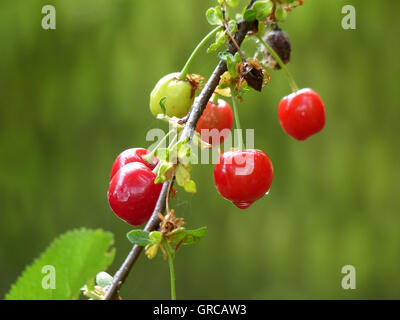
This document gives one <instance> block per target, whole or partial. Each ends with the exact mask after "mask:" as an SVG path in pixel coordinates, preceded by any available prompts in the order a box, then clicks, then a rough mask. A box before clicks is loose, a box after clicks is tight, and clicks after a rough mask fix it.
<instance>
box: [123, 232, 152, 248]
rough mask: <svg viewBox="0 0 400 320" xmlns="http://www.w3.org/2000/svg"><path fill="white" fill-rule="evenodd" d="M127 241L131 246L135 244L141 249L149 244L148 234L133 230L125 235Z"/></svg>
mask: <svg viewBox="0 0 400 320" xmlns="http://www.w3.org/2000/svg"><path fill="white" fill-rule="evenodd" d="M126 236H127V238H128V240H129V241H130V242H132V243H133V244H136V245H138V246H141V247H145V246H147V245H148V244H149V243H151V241H150V238H149V232H148V231H145V230H139V229H135V230H132V231H129V232H128V233H127V234H126Z"/></svg>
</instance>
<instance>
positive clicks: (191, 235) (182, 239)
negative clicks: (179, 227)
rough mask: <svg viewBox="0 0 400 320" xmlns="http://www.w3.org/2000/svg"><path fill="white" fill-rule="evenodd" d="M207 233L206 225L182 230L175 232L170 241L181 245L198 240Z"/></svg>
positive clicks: (190, 243)
mask: <svg viewBox="0 0 400 320" xmlns="http://www.w3.org/2000/svg"><path fill="white" fill-rule="evenodd" d="M206 233H207V227H202V228H199V229H195V230H183V231H181V232H179V233H177V234H176V235H175V236H174V237H173V238H172V239H171V241H172V242H175V243H176V244H178V243H181V245H185V246H188V245H192V244H195V243H197V242H199V241H200V240H201V239H202V238H203V237H204V236H205V235H206Z"/></svg>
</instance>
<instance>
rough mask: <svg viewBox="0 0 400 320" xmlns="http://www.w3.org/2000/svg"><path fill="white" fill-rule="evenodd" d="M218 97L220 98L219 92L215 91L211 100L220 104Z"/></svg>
mask: <svg viewBox="0 0 400 320" xmlns="http://www.w3.org/2000/svg"><path fill="white" fill-rule="evenodd" d="M218 98H219V95H218V93H213V95H212V96H211V99H210V101H211V102H212V103H214V104H218Z"/></svg>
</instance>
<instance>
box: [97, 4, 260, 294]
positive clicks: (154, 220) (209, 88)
mask: <svg viewBox="0 0 400 320" xmlns="http://www.w3.org/2000/svg"><path fill="white" fill-rule="evenodd" d="M254 2H255V0H252V1H251V2H250V4H249V5H248V8H250V7H251V6H252V5H253V3H254ZM255 23H256V22H254V21H253V22H248V21H245V20H241V21H239V22H238V24H237V25H238V31H237V33H236V34H235V37H234V38H235V40H236V43H237V45H238V46H240V44H241V43H242V41H243V40H244V38H245V37H246V35H247V33H248V32H249V31H251V30H253V29H254V27H255ZM227 51H228V52H229V53H231V54H235V53H236V52H237V48H236V46H235V44H234V43H232V42H230V44H229V47H228V50H227ZM225 71H227V66H226V62H224V61H220V62H219V63H218V65H217V66H216V68H215V69H214V72H213V73H212V75H211V77H210V79H209V80H208V81H207V83H206V85H205V87H204V89H203V90H202V91H201V93H200V95H199V97H198V99H196V100H195V102H194V104H193V106H192V108H191V112H190V115H189V118H188V120H187V121H186V124H185V127H184V129H183V131H182V134H181V136H180V141H184V140H185V139H189V140H191V139H192V137H193V134H194V131H195V128H196V124H197V121H198V120H199V118H200V116H201V115H202V113H203V111H204V109H205V107H206V105H207V103H208V101H209V100H210V98H211V96H212V94H213V93H214V90H215V88H216V87H217V86H218V84H219V81H220V78H221V76H222V74H223V73H224V72H225ZM170 184H171V185H172V184H173V179H171V180H170V181H167V182H164V184H163V186H162V189H161V193H160V196H159V197H158V200H157V204H156V206H155V208H154V211H153V214H152V216H151V218H150V220H149V221H148V222H147V224H146V226H145V228H144V230H145V231H149V232H151V231H154V230H156V229H157V228H158V226H159V224H160V219H159V218H158V213H159V212H164V211H165V206H166V199H167V197H168V192H169V190H170ZM142 250H143V247H141V246H137V245H134V246H133V248H132V250H131V251H130V252H129V254H128V256H127V257H126V259H125V261H124V262H123V264H122V265H121V267H120V268H119V270H118V271H117V272H116V273H115V275H114V278H113V281H112V283H111V285H110V287H109V288H108V290H107V293H106V295H105V297H104V300H112V299H117V297H118V291H119V289H120V288H121V286H122V284H123V283H124V282H125V280H126V278H127V277H128V275H129V272H130V271H131V269H132V267H133V265H134V263H135V262H136V260H137V259H138V257H139V255H140V253H141V252H142Z"/></svg>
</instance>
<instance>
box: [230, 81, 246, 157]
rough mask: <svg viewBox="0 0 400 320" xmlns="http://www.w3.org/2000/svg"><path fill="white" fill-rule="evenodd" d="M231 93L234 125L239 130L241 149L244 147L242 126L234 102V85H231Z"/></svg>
mask: <svg viewBox="0 0 400 320" xmlns="http://www.w3.org/2000/svg"><path fill="white" fill-rule="evenodd" d="M231 95H232V107H233V114H234V117H235V126H236V129H238V131H239V134H240V138H241V142H242V149H244V142H243V133H242V127H241V126H240V119H239V110H238V107H237V103H236V97H235V87H234V86H231Z"/></svg>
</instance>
